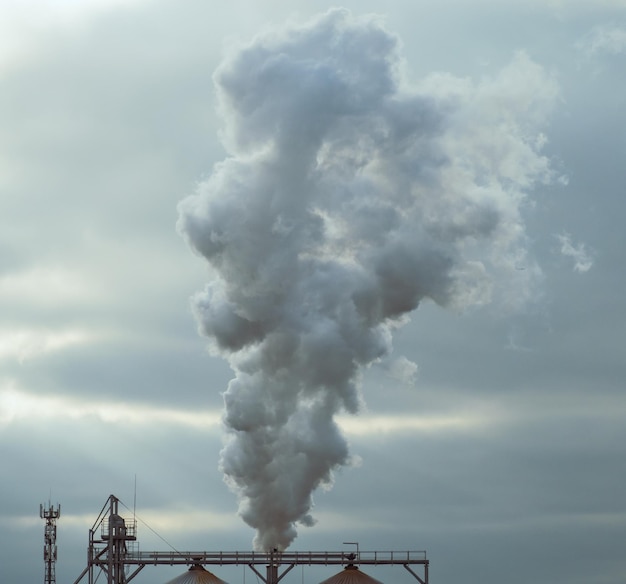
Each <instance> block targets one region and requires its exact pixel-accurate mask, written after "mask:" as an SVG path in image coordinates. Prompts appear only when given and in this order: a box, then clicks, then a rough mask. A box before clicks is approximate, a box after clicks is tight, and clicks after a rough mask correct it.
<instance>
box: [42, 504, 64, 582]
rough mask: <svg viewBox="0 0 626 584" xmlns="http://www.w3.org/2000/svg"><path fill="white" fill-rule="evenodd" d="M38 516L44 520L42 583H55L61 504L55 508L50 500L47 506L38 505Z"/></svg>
mask: <svg viewBox="0 0 626 584" xmlns="http://www.w3.org/2000/svg"><path fill="white" fill-rule="evenodd" d="M39 517H41V518H42V519H45V520H46V527H45V529H44V542H45V545H44V547H43V561H44V564H45V573H44V584H56V581H57V578H56V573H55V565H56V561H57V519H58V518H59V517H61V505H59V504H58V503H57V506H56V508H55V507H54V505H52V504H51V503H50V502H48V506H47V507H44V506H43V504H41V505H39Z"/></svg>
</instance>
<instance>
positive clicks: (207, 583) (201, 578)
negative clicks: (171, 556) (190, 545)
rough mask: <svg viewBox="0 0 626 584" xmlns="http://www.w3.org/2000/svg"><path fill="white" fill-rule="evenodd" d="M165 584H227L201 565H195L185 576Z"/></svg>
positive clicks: (182, 575) (177, 577)
mask: <svg viewBox="0 0 626 584" xmlns="http://www.w3.org/2000/svg"><path fill="white" fill-rule="evenodd" d="M165 584H226V582H224V580H222V579H221V578H218V577H217V576H216V575H215V574H213V573H212V572H209V571H208V570H206V569H205V568H203V567H202V566H200V565H199V564H195V565H193V566H191V568H189V570H187V571H186V572H185V573H184V574H181V575H180V576H176V578H173V579H172V580H169V581H168V582H166V583H165Z"/></svg>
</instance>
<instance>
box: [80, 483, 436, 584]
mask: <svg viewBox="0 0 626 584" xmlns="http://www.w3.org/2000/svg"><path fill="white" fill-rule="evenodd" d="M119 503H120V501H119V499H118V498H117V497H115V496H114V495H110V496H109V498H108V499H107V503H106V504H105V505H104V507H103V508H102V510H101V511H100V514H99V515H98V518H97V519H96V521H95V523H94V525H93V527H92V528H91V529H90V530H89V547H88V552H87V566H86V567H85V569H84V570H83V571H82V572H81V574H80V575H79V576H78V578H76V580H75V581H74V584H79V582H81V580H83V578H84V577H85V576H88V584H95V582H96V580H97V579H98V577H99V576H100V573H101V572H104V573H105V574H106V582H107V584H128V582H130V581H131V580H132V579H133V578H134V577H135V576H136V575H137V574H139V572H141V570H143V569H144V568H145V567H146V566H157V565H168V566H171V565H187V566H193V565H201V566H207V565H210V566H248V567H249V568H250V569H251V570H252V571H253V572H254V573H255V574H256V575H257V576H258V577H259V579H260V580H261V581H262V582H263V583H264V584H278V583H279V582H280V581H281V580H282V578H283V577H284V576H285V575H286V574H287V573H288V572H289V571H290V570H292V569H293V568H294V567H295V566H313V565H324V566H330V565H340V566H349V565H354V566H359V565H363V566H392V565H399V566H403V567H404V568H405V569H406V570H407V571H408V572H409V573H410V574H411V575H412V576H413V577H414V578H415V579H416V580H417V581H418V582H419V583H420V584H428V559H427V558H426V552H425V551H403V552H393V551H389V552H378V551H373V552H364V551H359V550H358V547H357V552H356V553H347V552H345V551H343V552H280V551H278V550H273V551H269V552H221V551H220V552H206V551H202V552H178V551H176V552H158V551H155V552H139V551H135V549H134V546H133V542H135V541H136V539H137V522H136V519H135V518H132V519H123V518H122V517H121V516H120V515H119V513H118V511H119ZM260 566H265V575H264V574H262V573H261V572H260V571H259V569H258V567H260ZM418 566H419V567H420V568H417V570H418V571H420V574H418V573H417V572H416V567H418ZM281 570H282V571H281Z"/></svg>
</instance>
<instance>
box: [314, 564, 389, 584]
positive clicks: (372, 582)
mask: <svg viewBox="0 0 626 584" xmlns="http://www.w3.org/2000/svg"><path fill="white" fill-rule="evenodd" d="M320 584H382V582H381V581H380V580H376V578H372V577H371V576H368V575H367V574H365V573H364V572H361V570H359V569H358V568H357V567H356V566H354V565H353V564H348V565H347V566H346V567H345V568H344V569H343V570H342V571H341V572H339V573H338V574H335V575H334V576H331V577H330V578H328V579H327V580H324V581H323V582H320Z"/></svg>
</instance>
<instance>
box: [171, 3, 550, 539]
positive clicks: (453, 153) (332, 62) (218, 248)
mask: <svg viewBox="0 0 626 584" xmlns="http://www.w3.org/2000/svg"><path fill="white" fill-rule="evenodd" d="M214 79H215V84H216V87H217V92H218V96H219V103H220V108H221V115H222V119H223V123H224V131H223V141H224V145H225V147H226V148H227V150H228V152H229V156H228V158H226V159H225V160H224V161H223V162H221V163H219V164H217V165H216V166H215V168H214V169H213V172H212V174H211V176H210V178H209V179H208V180H206V181H205V182H203V183H202V184H200V186H199V188H198V191H197V193H196V194H195V195H194V196H191V197H189V198H187V199H186V200H184V201H183V202H182V203H181V205H180V209H179V210H180V220H179V228H180V230H181V232H182V233H183V234H184V236H185V237H186V239H187V241H188V242H189V245H190V246H191V247H192V248H193V249H194V250H195V251H196V252H197V253H199V254H201V255H202V256H203V257H204V258H206V260H207V262H208V263H209V264H210V266H211V267H212V274H213V279H212V281H211V282H210V283H209V285H208V286H207V288H206V290H204V292H202V293H200V294H198V295H197V296H196V297H195V298H194V305H195V310H196V313H197V317H198V320H199V323H200V328H201V332H202V333H203V334H204V335H206V336H207V337H209V338H210V339H211V343H212V347H213V350H214V351H216V352H218V353H219V354H221V355H223V356H224V358H226V359H228V361H229V363H230V365H231V367H232V369H233V371H234V373H235V377H234V379H233V380H232V381H231V382H230V383H229V385H228V389H227V390H226V391H225V393H224V402H225V413H224V418H223V419H224V424H225V426H226V438H225V445H224V449H223V451H222V456H221V468H222V470H223V472H224V474H225V476H226V480H227V482H228V484H229V485H230V486H231V488H232V489H233V490H234V491H235V492H236V493H237V495H238V497H239V501H240V508H239V510H240V514H241V516H242V517H243V519H244V520H245V521H246V522H247V523H248V524H249V525H251V526H252V527H254V528H255V529H256V537H255V541H254V546H255V548H256V549H270V548H274V547H276V548H279V549H284V548H286V547H287V546H288V545H289V544H290V543H291V542H292V541H293V539H294V538H295V537H296V527H295V526H296V524H297V523H301V524H305V525H311V524H312V523H313V522H314V520H313V518H312V517H311V515H310V511H311V507H312V493H313V492H314V491H315V489H316V488H318V487H320V486H322V487H324V486H329V485H330V484H331V482H332V478H333V477H332V473H333V470H334V469H337V468H338V467H340V466H341V465H345V464H347V463H349V461H350V454H349V450H348V445H347V443H346V440H345V439H344V437H343V436H342V435H341V432H340V431H339V429H338V427H337V424H336V423H335V421H334V417H335V415H336V414H337V413H339V412H344V411H348V412H352V413H354V412H356V411H357V410H358V408H359V400H360V398H359V383H360V372H361V371H362V370H363V368H364V367H367V366H368V365H370V364H372V363H374V362H376V361H377V360H380V359H382V358H384V357H385V356H387V355H388V354H389V352H390V350H391V333H392V330H393V329H394V327H397V326H399V325H401V324H402V323H403V322H405V321H406V319H407V315H408V314H409V313H410V312H411V311H413V310H415V309H416V308H417V306H418V305H419V303H420V302H421V301H422V300H424V299H431V300H433V301H435V302H436V303H438V304H440V305H442V306H453V307H455V308H459V307H464V306H468V305H470V304H476V303H478V304H480V303H486V302H489V301H491V300H493V299H494V298H495V297H496V295H497V294H500V295H501V297H502V298H508V299H509V300H511V299H514V300H520V299H523V297H524V295H525V294H526V293H527V291H528V289H529V286H530V280H531V279H532V277H533V276H534V275H536V273H537V271H536V269H534V268H533V265H532V263H531V262H530V261H529V259H528V258H527V257H526V253H525V236H524V226H523V223H522V220H521V216H520V207H521V205H523V204H524V192H526V191H527V190H528V189H529V188H531V187H532V186H533V184H534V183H536V182H537V181H543V180H548V179H549V175H550V171H549V168H548V163H547V161H546V159H545V158H544V157H543V156H541V155H540V154H539V149H540V148H541V145H542V144H543V141H544V140H543V139H542V137H541V135H540V134H539V133H538V125H539V124H540V123H541V122H542V120H543V117H544V115H545V113H546V112H547V110H548V109H549V106H550V104H551V103H552V102H553V101H554V98H555V95H556V89H555V87H554V85H553V84H552V82H551V81H550V80H549V79H548V78H547V77H546V76H545V74H544V73H543V71H542V70H541V68H540V67H539V66H537V65H536V64H534V63H532V62H531V61H530V60H529V59H528V58H527V57H525V56H524V55H523V54H520V55H517V56H515V57H514V59H513V61H512V62H511V64H510V65H509V66H508V67H507V68H505V69H504V70H503V71H502V72H501V74H500V75H499V76H498V77H496V78H491V79H485V80H482V81H481V82H478V83H473V82H471V81H470V80H467V79H457V78H453V77H451V76H447V75H433V76H430V77H428V78H427V79H424V80H422V81H421V82H419V83H418V84H413V85H412V86H409V84H408V82H406V81H405V80H404V79H403V76H402V73H401V67H400V57H399V54H398V41H397V39H396V38H395V37H394V36H393V35H391V34H390V33H389V32H388V31H387V30H385V28H384V27H383V26H382V25H381V23H380V22H379V21H378V20H377V19H375V18H373V17H366V18H355V17H353V16H351V15H350V13H348V12H347V11H344V10H332V11H330V12H328V13H326V14H324V15H322V16H320V17H318V18H317V19H315V20H313V21H311V22H309V23H308V24H305V25H303V26H292V27H289V28H287V29H285V30H280V31H275V32H274V33H272V34H266V35H264V36H260V37H258V38H256V39H255V40H254V41H253V42H252V43H251V44H250V45H248V46H246V47H245V48H242V49H240V50H239V51H238V52H236V53H235V54H232V55H231V56H230V57H229V58H227V59H226V60H225V61H224V62H223V63H222V65H221V66H220V67H219V69H218V70H217V72H216V73H215V77H214ZM520 263H522V264H523V265H524V268H525V269H524V270H519V269H517V270H516V267H518V266H519V265H520ZM502 283H505V285H504V286H501V285H500V284H502Z"/></svg>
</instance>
